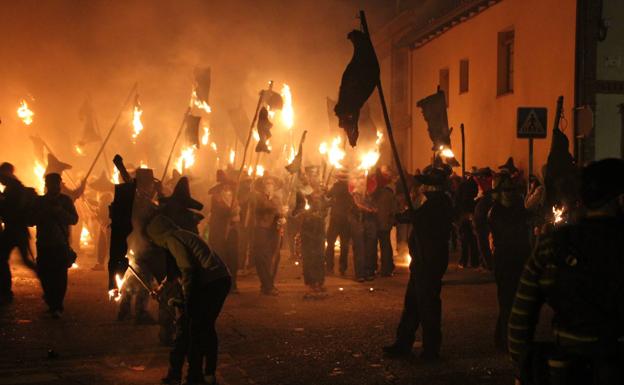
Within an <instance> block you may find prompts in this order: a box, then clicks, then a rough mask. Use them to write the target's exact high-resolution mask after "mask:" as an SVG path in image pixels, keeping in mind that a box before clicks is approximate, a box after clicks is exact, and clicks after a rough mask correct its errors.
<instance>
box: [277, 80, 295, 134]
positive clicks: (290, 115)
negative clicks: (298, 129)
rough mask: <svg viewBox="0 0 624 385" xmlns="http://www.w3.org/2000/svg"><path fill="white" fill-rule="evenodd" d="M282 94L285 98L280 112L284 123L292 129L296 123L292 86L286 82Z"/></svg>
mask: <svg viewBox="0 0 624 385" xmlns="http://www.w3.org/2000/svg"><path fill="white" fill-rule="evenodd" d="M280 94H281V95H282V99H283V100H284V106H283V107H282V112H281V114H280V115H281V120H282V124H283V125H284V127H286V128H287V129H289V130H290V129H291V128H292V127H293V125H294V123H295V112H294V111H293V107H292V94H291V93H290V87H289V86H288V85H287V84H284V86H283V87H282V91H281V92H280Z"/></svg>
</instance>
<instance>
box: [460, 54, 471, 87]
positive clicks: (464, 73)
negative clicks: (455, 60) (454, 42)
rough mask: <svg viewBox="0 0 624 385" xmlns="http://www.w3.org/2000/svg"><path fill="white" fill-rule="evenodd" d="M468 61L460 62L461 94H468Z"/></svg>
mask: <svg viewBox="0 0 624 385" xmlns="http://www.w3.org/2000/svg"><path fill="white" fill-rule="evenodd" d="M468 66H469V62H468V59H463V60H460V61H459V93H460V94H463V93H466V92H468Z"/></svg>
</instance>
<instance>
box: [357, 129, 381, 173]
mask: <svg viewBox="0 0 624 385" xmlns="http://www.w3.org/2000/svg"><path fill="white" fill-rule="evenodd" d="M382 139H383V134H382V133H381V132H380V131H377V139H376V140H375V148H374V149H372V150H369V151H367V152H364V153H363V154H361V155H360V165H359V166H358V169H359V170H363V171H364V172H365V173H366V175H368V172H369V171H370V169H371V168H373V167H374V166H375V165H376V164H377V162H379V158H380V157H381V152H380V150H379V148H380V146H381V141H382Z"/></svg>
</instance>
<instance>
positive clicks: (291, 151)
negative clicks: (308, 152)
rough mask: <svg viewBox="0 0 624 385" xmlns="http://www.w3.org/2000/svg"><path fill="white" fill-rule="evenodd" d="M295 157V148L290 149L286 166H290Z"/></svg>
mask: <svg viewBox="0 0 624 385" xmlns="http://www.w3.org/2000/svg"><path fill="white" fill-rule="evenodd" d="M296 156H297V152H296V151H295V146H291V147H290V155H289V156H288V164H291V163H292V162H293V161H294V160H295V157H296Z"/></svg>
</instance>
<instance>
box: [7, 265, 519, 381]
mask: <svg viewBox="0 0 624 385" xmlns="http://www.w3.org/2000/svg"><path fill="white" fill-rule="evenodd" d="M79 264H80V265H81V266H82V267H80V268H78V269H73V270H71V271H70V277H69V282H70V284H69V290H68V294H67V300H66V306H65V307H66V314H65V315H64V317H63V319H61V320H52V319H50V318H49V317H47V316H46V315H44V310H45V307H44V305H43V302H42V300H41V290H40V287H39V284H38V281H37V280H36V279H35V278H34V276H33V275H32V274H31V273H30V272H28V271H26V270H25V269H24V268H22V267H20V265H19V262H17V261H15V260H14V263H13V271H14V273H15V278H14V287H15V292H16V297H17V298H16V301H15V302H14V304H13V305H12V306H10V307H7V308H4V309H0V385H6V384H46V385H48V384H50V385H52V384H138V385H141V384H157V383H159V379H160V377H162V376H163V375H164V373H165V372H166V360H167V349H166V348H162V347H159V346H158V341H157V327H156V326H135V325H133V324H132V323H131V322H124V323H120V322H117V321H115V315H116V305H115V304H114V303H111V302H109V301H108V298H107V288H106V273H105V272H93V271H91V270H89V269H88V268H87V267H88V266H91V265H92V261H90V260H85V259H80V260H79ZM406 280H407V270H406V269H405V268H402V269H399V272H398V274H397V275H396V276H395V277H393V278H380V279H377V280H376V281H374V282H372V283H366V284H360V283H356V282H355V281H353V280H351V279H347V278H342V277H329V278H328V281H327V288H328V296H327V297H326V298H321V299H306V298H304V294H305V293H306V290H305V288H304V285H303V282H302V278H301V272H300V271H299V267H298V266H295V265H294V264H291V263H288V262H284V265H283V266H282V268H281V270H280V279H279V280H278V287H279V288H280V291H281V294H280V296H278V297H266V296H261V295H260V294H259V287H258V286H259V285H258V282H257V278H256V277H255V276H254V275H248V276H245V277H242V278H241V279H240V283H239V286H240V289H241V294H238V295H231V296H230V297H229V298H228V301H227V303H226V306H225V308H224V312H223V314H222V317H221V318H220V320H219V323H218V330H219V334H220V341H221V356H220V362H219V369H218V374H219V378H220V383H222V384H230V385H234V384H267V385H269V384H270V385H277V384H286V385H296V384H332V385H334V384H407V383H409V384H462V385H466V384H510V383H512V381H511V367H510V364H509V361H508V359H507V357H506V356H505V355H503V354H500V353H497V352H496V351H495V349H494V347H493V329H494V325H495V318H496V297H495V286H494V284H493V283H492V281H491V279H490V277H489V276H488V275H487V274H483V273H478V272H476V271H473V270H464V271H457V269H456V267H454V266H453V265H452V266H451V267H450V268H449V273H448V274H447V276H446V277H445V284H444V287H443V309H444V310H443V311H444V321H443V322H444V325H443V331H444V345H443V351H442V355H443V360H442V361H441V362H439V363H435V364H426V363H423V362H420V361H419V360H418V359H417V358H415V357H414V358H412V359H409V360H399V361H396V360H387V359H384V358H383V356H382V354H381V349H380V348H381V346H383V345H385V344H388V343H390V342H391V341H392V337H393V335H394V330H395V327H396V324H397V321H398V317H399V314H400V310H401V305H402V297H403V290H404V285H405V282H406ZM151 307H152V308H153V307H154V304H151ZM417 345H418V342H417ZM50 349H52V350H53V351H54V352H55V353H57V354H58V358H53V359H50V358H48V351H49V350H50Z"/></svg>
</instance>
